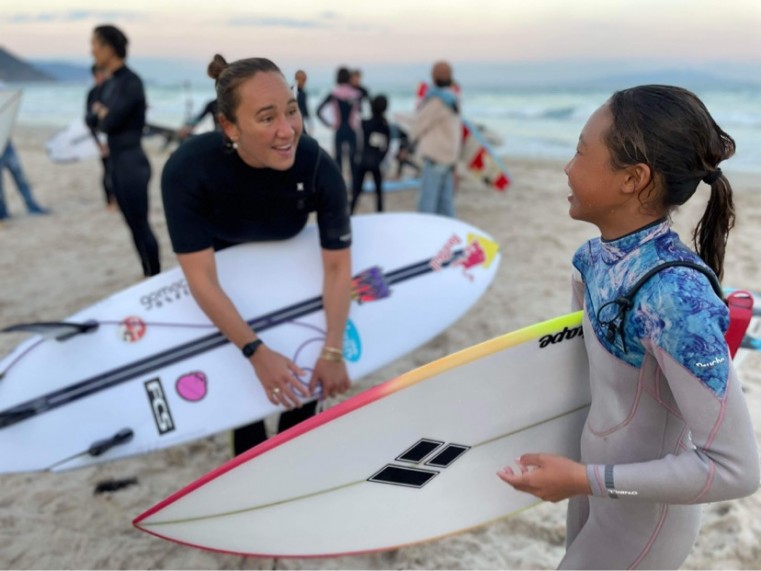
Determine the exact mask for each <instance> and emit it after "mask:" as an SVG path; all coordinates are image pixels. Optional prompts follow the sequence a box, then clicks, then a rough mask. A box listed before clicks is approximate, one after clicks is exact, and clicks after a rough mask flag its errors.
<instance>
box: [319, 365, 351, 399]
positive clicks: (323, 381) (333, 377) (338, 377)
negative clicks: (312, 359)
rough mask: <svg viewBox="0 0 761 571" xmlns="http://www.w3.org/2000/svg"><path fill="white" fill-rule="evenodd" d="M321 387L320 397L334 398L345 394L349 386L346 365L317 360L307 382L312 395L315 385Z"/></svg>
mask: <svg viewBox="0 0 761 571" xmlns="http://www.w3.org/2000/svg"><path fill="white" fill-rule="evenodd" d="M318 384H320V385H321V386H322V397H323V398H327V397H334V396H336V395H337V394H340V393H343V392H346V391H347V390H348V389H349V386H350V385H351V382H350V381H349V373H348V372H347V371H346V363H344V362H343V361H342V360H341V361H328V360H327V359H317V363H315V365H314V372H313V373H312V378H311V380H310V381H309V391H310V392H311V393H312V394H314V393H315V391H316V390H317V385H318Z"/></svg>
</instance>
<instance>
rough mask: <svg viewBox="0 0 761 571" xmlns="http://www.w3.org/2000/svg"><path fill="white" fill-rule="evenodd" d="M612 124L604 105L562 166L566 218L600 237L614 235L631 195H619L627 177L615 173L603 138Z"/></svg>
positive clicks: (607, 109) (589, 122) (595, 114)
mask: <svg viewBox="0 0 761 571" xmlns="http://www.w3.org/2000/svg"><path fill="white" fill-rule="evenodd" d="M612 124H613V116H612V115H611V113H610V109H609V108H608V106H607V105H603V106H602V107H600V108H599V109H597V111H595V112H594V113H592V115H591V116H590V117H589V119H588V120H587V123H586V125H584V128H583V129H582V131H581V135H580V136H579V143H578V145H577V147H576V154H575V155H574V157H573V158H572V159H571V160H570V162H569V163H568V164H567V165H566V166H565V169H564V170H565V174H566V175H567V176H568V186H570V187H571V192H570V193H569V194H568V202H569V203H570V208H569V214H570V216H571V218H573V219H575V220H583V221H585V222H590V223H592V224H594V225H596V226H597V227H598V228H600V230H601V231H602V234H603V237H606V234H609V233H610V230H613V231H615V230H614V229H612V228H611V226H615V224H616V222H618V221H619V219H620V216H621V214H622V210H623V209H624V205H625V204H626V203H627V202H628V201H629V200H630V199H631V194H630V193H625V192H622V191H623V189H624V186H625V182H626V179H627V178H628V173H627V171H626V170H625V169H614V167H613V164H612V162H611V156H610V151H609V150H608V147H607V145H606V144H605V141H604V140H603V137H604V135H605V133H607V131H608V129H610V127H611V126H612Z"/></svg>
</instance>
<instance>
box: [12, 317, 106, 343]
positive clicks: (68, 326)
mask: <svg viewBox="0 0 761 571" xmlns="http://www.w3.org/2000/svg"><path fill="white" fill-rule="evenodd" d="M98 326H99V323H98V322H97V321H86V322H84V323H71V322H66V321H61V322H55V321H39V322H36V323H17V324H16V325H11V326H10V327H6V328H5V329H2V330H0V333H35V334H37V335H42V336H43V337H45V338H46V339H55V340H56V341H66V340H67V339H69V338H71V337H74V336H75V335H79V334H81V333H89V332H91V331H95V330H96V329H97V328H98Z"/></svg>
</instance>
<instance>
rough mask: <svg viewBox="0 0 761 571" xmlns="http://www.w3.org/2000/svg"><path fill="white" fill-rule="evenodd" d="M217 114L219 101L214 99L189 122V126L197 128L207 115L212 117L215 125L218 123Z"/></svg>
mask: <svg viewBox="0 0 761 571" xmlns="http://www.w3.org/2000/svg"><path fill="white" fill-rule="evenodd" d="M216 112H217V100H216V99H212V100H211V101H209V102H208V103H207V104H206V105H205V106H204V108H203V109H202V110H201V112H200V113H199V114H198V115H196V116H195V117H193V118H192V119H191V120H190V121H188V122H187V124H188V125H190V126H191V127H195V126H196V125H198V124H199V123H200V122H201V121H203V118H204V117H206V116H207V115H211V117H212V119H214V123H216V119H215V118H214V114H215V113H216Z"/></svg>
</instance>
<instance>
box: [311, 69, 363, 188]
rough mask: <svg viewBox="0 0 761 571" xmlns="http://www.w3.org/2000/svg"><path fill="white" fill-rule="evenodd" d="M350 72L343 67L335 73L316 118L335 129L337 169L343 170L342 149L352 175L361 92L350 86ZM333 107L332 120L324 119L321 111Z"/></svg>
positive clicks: (334, 156)
mask: <svg viewBox="0 0 761 571" xmlns="http://www.w3.org/2000/svg"><path fill="white" fill-rule="evenodd" d="M350 78H351V74H350V73H349V70H348V69H347V68H345V67H342V68H339V69H338V72H337V73H336V86H335V88H334V89H333V90H332V91H331V92H330V93H328V95H327V97H325V99H323V100H322V102H321V103H320V105H319V106H318V107H317V113H316V114H317V118H318V119H319V120H320V121H321V122H322V123H323V124H324V125H325V126H326V127H329V128H331V129H334V130H335V139H334V141H335V150H334V155H333V158H335V160H336V162H337V163H338V169H339V170H340V171H343V159H344V149H345V150H346V151H347V152H348V155H349V157H348V158H349V160H348V163H349V171H350V173H351V176H352V177H353V176H354V173H353V166H354V158H355V157H354V155H355V153H356V152H357V131H358V130H359V128H360V99H361V93H360V92H359V91H357V90H356V89H355V88H354V87H352V86H351V84H350V83H349V80H350ZM329 105H330V106H332V107H333V118H332V119H333V120H332V121H331V120H329V119H326V118H325V116H324V115H323V112H324V110H325V108H326V107H328V106H329Z"/></svg>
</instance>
